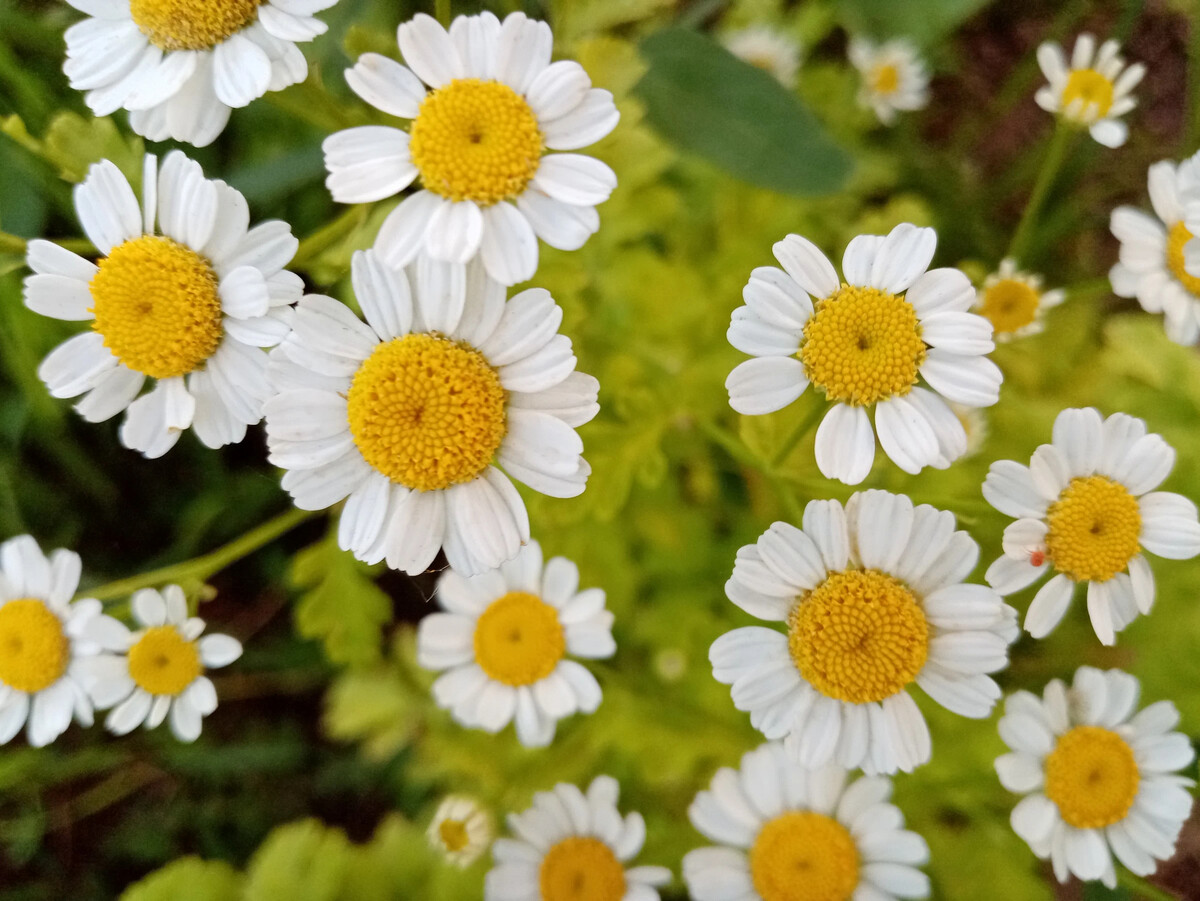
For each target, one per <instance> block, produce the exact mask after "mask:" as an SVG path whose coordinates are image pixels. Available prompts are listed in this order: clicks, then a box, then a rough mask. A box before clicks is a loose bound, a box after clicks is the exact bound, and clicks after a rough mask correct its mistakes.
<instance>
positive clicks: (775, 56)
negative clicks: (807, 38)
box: [721, 25, 800, 88]
mask: <svg viewBox="0 0 1200 901" xmlns="http://www.w3.org/2000/svg"><path fill="white" fill-rule="evenodd" d="M721 43H722V44H723V45H724V46H725V49H726V50H728V51H729V52H730V53H732V54H733V55H734V56H736V57H738V59H741V60H744V61H745V62H748V63H749V64H750V65H752V66H755V67H757V68H759V69H762V70H763V71H764V72H768V73H770V74H771V75H773V76H774V77H775V80H776V81H778V82H779V83H780V84H781V85H783V86H784V87H785V88H794V87H795V86H796V72H797V70H798V69H799V68H800V45H799V44H797V43H796V41H795V39H794V38H792V37H791V36H790V35H787V34H785V33H784V32H782V31H780V30H778V29H776V28H770V27H768V26H766V25H751V26H749V27H748V28H739V29H737V30H736V31H729V32H726V33H725V34H723V35H722V36H721Z"/></svg>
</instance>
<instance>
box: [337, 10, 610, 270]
mask: <svg viewBox="0 0 1200 901" xmlns="http://www.w3.org/2000/svg"><path fill="white" fill-rule="evenodd" d="M398 38H399V42H400V52H401V53H402V54H403V55H404V61H405V62H406V63H407V64H408V65H407V67H405V66H402V65H400V63H397V62H395V61H394V60H391V59H388V58H387V57H385V56H380V55H379V54H377V53H364V54H363V55H362V56H361V57H360V58H359V60H358V63H357V64H356V65H355V66H354V68H352V69H348V70H347V71H346V81H347V82H348V83H349V85H350V87H351V88H352V89H353V90H354V92H355V93H357V94H358V96H360V97H361V98H362V99H363V100H365V101H367V103H369V104H371V105H372V106H374V107H377V108H378V109H380V110H382V111H383V112H385V113H387V114H389V115H392V116H396V117H398V118H400V119H407V120H410V121H411V125H410V126H409V129H408V131H403V130H401V129H398V128H390V127H386V126H380V125H367V126H362V127H360V128H349V129H346V130H345V131H339V132H337V133H335V134H332V135H330V136H329V137H328V138H326V139H325V143H324V149H325V166H326V168H327V169H328V170H329V178H328V179H327V180H326V182H325V183H326V185H328V187H329V190H330V192H332V194H333V198H334V200H337V201H339V202H341V203H368V202H371V201H374V200H382V199H383V198H385V197H391V196H392V195H394V194H398V193H399V192H401V191H403V190H404V189H405V188H406V187H408V185H409V184H411V183H412V182H413V180H414V179H417V178H418V177H419V178H420V185H421V188H422V190H420V191H418V192H417V193H416V194H413V195H411V196H410V197H408V198H406V199H405V200H404V201H402V202H401V204H400V205H399V206H398V207H396V209H395V210H394V211H393V212H392V213H391V214H390V215H389V216H388V218H387V219H386V220H385V221H384V223H383V226H382V228H380V230H379V237H378V238H377V239H376V242H375V249H376V250H378V251H379V253H380V254H381V255H382V256H383V258H384V260H385V261H386V262H387V263H388V264H390V265H391V266H394V267H397V268H399V267H402V266H405V265H407V264H408V263H409V262H411V261H412V260H413V258H414V257H416V255H417V253H418V252H420V251H422V250H424V251H425V252H426V253H428V254H429V255H430V256H432V257H434V258H435V259H438V260H445V261H450V262H458V263H465V262H467V261H468V260H470V259H471V258H472V257H474V256H475V255H476V254H479V255H480V256H482V257H483V263H484V265H485V266H486V267H487V271H488V274H489V275H490V276H491V277H492V278H494V279H495V280H496V281H498V282H500V283H501V284H504V285H512V284H516V283H517V282H522V281H525V280H526V279H528V278H530V277H532V275H533V273H534V271H535V270H536V269H537V260H538V238H541V239H542V240H543V241H545V242H546V243H547V244H549V245H550V246H551V247H557V248H558V249H559V250H578V249H579V248H580V247H582V246H583V245H584V242H586V241H587V239H588V238H589V237H591V236H592V235H593V234H594V233H595V232H596V230H597V229H598V228H599V227H600V217H599V215H598V214H597V213H596V204H598V203H602V202H603V201H605V200H607V199H608V195H609V194H611V193H612V190H613V188H615V187H616V185H617V177H616V175H615V174H614V173H613V171H612V169H610V168H609V167H608V166H606V165H605V164H604V163H602V162H600V161H599V160H597V159H593V158H592V157H590V156H582V155H580V154H576V153H547V151H549V150H578V149H579V148H581V147H586V146H587V145H589V144H593V143H595V142H596V141H598V140H600V138H602V137H604V136H605V135H606V134H608V133H609V132H610V131H612V130H613V128H614V127H615V126H616V124H617V119H618V118H619V115H618V113H617V109H616V106H614V105H613V99H612V94H610V93H609V92H608V91H604V90H600V89H597V88H593V87H592V83H591V80H590V79H589V78H588V75H587V73H586V72H585V71H584V70H583V67H582V66H580V65H579V63H576V62H573V61H571V60H561V61H559V62H556V63H551V62H550V49H551V44H552V38H551V34H550V26H548V25H547V24H546V23H545V22H535V21H533V20H531V19H527V18H526V17H525V14H524V13H518V12H515V13H511V14H510V15H509V16H508V17H507V18H506V19H505V20H504V22H503V24H501V22H500V21H499V20H498V19H497V18H496V17H495V16H494V15H492V14H491V13H487V12H485V13H480V14H479V15H477V16H459V17H458V18H456V19H455V20H454V22H453V23H452V24H451V26H450V31H449V33H447V32H446V30H445V29H443V28H442V26H441V25H439V24H438V23H437V21H436V20H434V19H433V18H431V17H430V16H427V15H425V14H423V13H420V14H418V15H417V16H415V17H414V18H413V19H412V21H411V22H405V23H404V24H403V25H401V26H400V29H399V32H398Z"/></svg>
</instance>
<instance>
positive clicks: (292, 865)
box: [242, 820, 351, 901]
mask: <svg viewBox="0 0 1200 901" xmlns="http://www.w3.org/2000/svg"><path fill="white" fill-rule="evenodd" d="M350 852H351V845H350V841H349V839H347V838H346V836H345V835H344V834H343V833H342V831H341V830H340V829H327V828H326V827H325V826H323V825H322V824H321V823H320V822H318V821H317V820H301V821H300V822H298V823H289V824H287V825H286V826H280V827H279V828H278V829H276V830H275V831H274V832H272V833H271V834H270V835H269V836H267V840H266V841H265V842H263V844H262V846H261V847H259V849H258V851H256V852H255V854H254V857H253V858H251V860H250V866H249V867H247V868H246V890H245V893H244V894H243V896H242V898H243V901H283V899H287V901H334V899H336V898H338V897H339V895H340V893H341V888H342V885H343V883H344V882H345V879H346V872H347V869H348V867H349V866H350V863H351V853H350Z"/></svg>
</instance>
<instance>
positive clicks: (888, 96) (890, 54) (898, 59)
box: [846, 37, 929, 125]
mask: <svg viewBox="0 0 1200 901" xmlns="http://www.w3.org/2000/svg"><path fill="white" fill-rule="evenodd" d="M846 53H847V56H849V57H850V62H851V63H853V65H854V68H856V69H857V70H858V71H859V74H860V75H861V76H862V86H861V87H860V88H859V91H858V104H859V106H863V107H869V108H871V109H873V110H874V111H875V115H876V116H878V117H879V121H880V122H882V123H883V124H884V125H891V124H892V123H893V122H895V121H896V113H897V112H898V111H908V110H918V109H924V108H925V107H926V105H928V103H929V70H928V69H927V68H926V67H925V61H924V60H923V59H922V58H921V53H920V51H919V50H917V48H916V46H915V45H914V44H913V43H912V42H911V41H909V40H907V39H906V38H894V39H893V40H890V41H885V42H884V43H882V44H878V45H877V44H875V43H874V42H873V41H870V40H868V39H866V38H862V37H855V38H851V40H850V46H849V47H848V48H847V51H846Z"/></svg>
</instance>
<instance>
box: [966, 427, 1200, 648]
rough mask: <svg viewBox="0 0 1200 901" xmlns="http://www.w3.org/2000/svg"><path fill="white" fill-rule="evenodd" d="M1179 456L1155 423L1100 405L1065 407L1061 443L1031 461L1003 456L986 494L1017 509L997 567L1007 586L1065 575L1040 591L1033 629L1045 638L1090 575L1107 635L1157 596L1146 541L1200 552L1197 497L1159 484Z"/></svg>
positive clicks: (1010, 510) (1173, 555)
mask: <svg viewBox="0 0 1200 901" xmlns="http://www.w3.org/2000/svg"><path fill="white" fill-rule="evenodd" d="M1174 465H1175V451H1174V449H1173V448H1172V447H1171V446H1170V445H1169V444H1167V442H1166V441H1164V440H1163V439H1162V438H1161V437H1159V436H1158V435H1153V434H1147V433H1146V423H1145V422H1143V421H1142V420H1140V419H1135V418H1134V417H1132V416H1127V415H1126V414H1124V413H1114V414H1113V415H1112V416H1109V417H1108V418H1107V419H1104V420H1102V419H1101V418H1100V413H1099V412H1098V411H1096V410H1094V409H1092V408H1091V407H1088V408H1086V409H1082V410H1076V409H1072V410H1063V411H1062V412H1061V413H1059V414H1058V417H1057V418H1056V419H1055V420H1054V433H1053V438H1052V443H1050V444H1043V445H1041V446H1040V447H1039V448H1038V449H1037V450H1035V451H1034V452H1033V458H1032V460H1030V464H1029V466H1022V465H1021V464H1020V463H1016V462H1014V461H1012V460H998V461H996V462H995V463H993V464H992V466H991V468H990V469H989V470H988V475H987V479H986V480H985V481H984V483H983V496H984V497H985V498H987V501H988V503H989V504H991V505H992V506H993V507H995V508H996V509H997V510H999V511H1000V512H1001V513H1004V514H1005V515H1007V516H1014V517H1017V520H1016V521H1015V522H1013V523H1010V524H1009V526H1008V527H1007V528H1006V529H1005V530H1004V556H1002V557H1000V558H999V559H997V560H996V561H995V562H994V563H993V564H992V565H991V566H990V567H988V571H987V575H986V578H987V581H988V583H989V584H990V585H991V586H992V587H993V588H995V589H996V590H997V591H998V592H1000V593H1001V594H1004V595H1007V594H1012V593H1013V592H1014V591H1020V590H1021V589H1022V588H1025V587H1026V586H1028V585H1032V584H1033V583H1034V582H1036V581H1037V580H1038V579H1039V578H1041V577H1042V576H1045V575H1046V574H1047V573H1050V572H1053V573H1056V575H1055V576H1054V577H1053V578H1052V579H1050V581H1048V582H1047V583H1046V584H1045V585H1043V586H1042V587H1041V588H1040V589H1039V590H1038V593H1037V594H1036V595H1035V596H1034V598H1033V602H1032V603H1031V604H1030V605H1029V611H1028V612H1027V613H1026V614H1025V629H1026V631H1027V632H1029V634H1030V635H1032V636H1033V637H1034V638H1043V637H1045V636H1046V635H1048V634H1050V632H1051V630H1053V629H1054V627H1055V626H1057V625H1058V623H1059V620H1061V619H1062V618H1063V614H1065V613H1066V612H1067V606H1068V604H1070V602H1071V598H1072V596H1073V595H1074V594H1075V588H1076V586H1078V585H1079V584H1081V583H1086V584H1087V607H1088V615H1089V616H1090V617H1091V620H1092V627H1093V628H1094V629H1095V630H1096V636H1097V637H1098V638H1099V639H1100V640H1101V641H1102V642H1103V643H1104V644H1113V643H1114V642H1115V641H1116V637H1115V633H1116V632H1120V631H1121V630H1122V629H1124V628H1125V627H1126V626H1127V625H1129V624H1130V623H1131V622H1133V620H1134V619H1135V618H1136V617H1137V615H1138V613H1139V612H1141V613H1149V612H1150V607H1151V606H1152V605H1153V604H1154V574H1153V573H1152V572H1151V571H1150V564H1149V562H1148V561H1147V560H1146V558H1145V557H1144V556H1143V555H1142V548H1145V549H1146V550H1148V551H1150V552H1151V553H1153V554H1157V555H1158V556H1160V557H1166V558H1168V559H1171V560H1187V559H1189V558H1191V557H1195V556H1196V555H1197V554H1200V524H1198V523H1197V521H1196V505H1195V504H1193V503H1192V502H1191V501H1190V500H1188V499H1187V498H1185V497H1182V496H1180V495H1178V494H1173V493H1171V492H1169V491H1154V489H1155V488H1157V487H1158V485H1159V484H1160V483H1161V482H1162V481H1163V479H1165V478H1166V477H1167V474H1168V473H1170V471H1171V468H1172V467H1173V466H1174Z"/></svg>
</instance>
